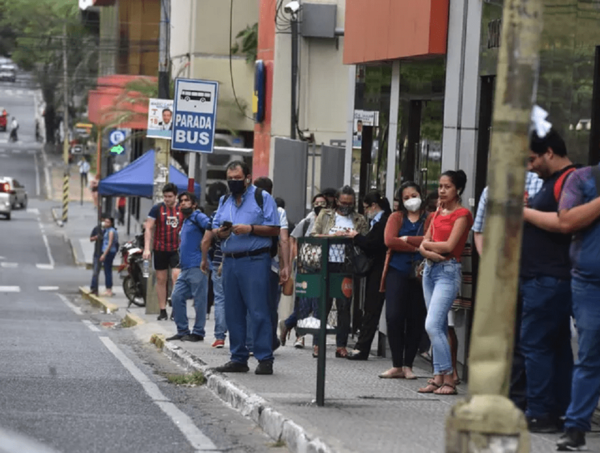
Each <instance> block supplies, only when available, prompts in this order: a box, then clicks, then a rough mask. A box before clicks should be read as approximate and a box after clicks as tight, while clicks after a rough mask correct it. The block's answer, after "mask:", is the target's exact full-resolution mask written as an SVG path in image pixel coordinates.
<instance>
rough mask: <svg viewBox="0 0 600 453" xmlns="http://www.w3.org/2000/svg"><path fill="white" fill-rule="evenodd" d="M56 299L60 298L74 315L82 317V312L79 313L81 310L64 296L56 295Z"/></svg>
mask: <svg viewBox="0 0 600 453" xmlns="http://www.w3.org/2000/svg"><path fill="white" fill-rule="evenodd" d="M57 296H58V297H60V299H61V300H62V301H63V302H64V303H65V305H66V306H67V307H69V308H70V309H71V310H73V311H74V312H75V314H76V315H82V314H83V312H82V311H81V308H79V307H78V306H76V305H73V304H72V303H71V302H70V301H69V299H67V296H65V295H64V294H57Z"/></svg>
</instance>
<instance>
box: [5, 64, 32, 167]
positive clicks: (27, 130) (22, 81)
mask: <svg viewBox="0 0 600 453" xmlns="http://www.w3.org/2000/svg"><path fill="white" fill-rule="evenodd" d="M18 77H19V78H18V79H17V82H16V83H11V82H0V107H1V108H3V109H6V111H7V112H8V115H9V121H10V117H12V116H15V117H16V118H17V121H18V122H19V132H18V135H19V143H18V145H27V144H31V143H35V110H34V99H35V92H36V87H35V86H34V84H33V82H32V81H31V78H30V76H29V75H27V74H24V73H19V75H18ZM7 142H8V131H7V132H0V144H2V143H7ZM3 165H4V162H3V161H0V166H3Z"/></svg>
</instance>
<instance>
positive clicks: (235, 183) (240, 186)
mask: <svg viewBox="0 0 600 453" xmlns="http://www.w3.org/2000/svg"><path fill="white" fill-rule="evenodd" d="M227 185H228V186H229V191H230V192H231V194H232V195H239V194H241V193H244V190H246V186H245V184H244V180H243V179H229V180H227Z"/></svg>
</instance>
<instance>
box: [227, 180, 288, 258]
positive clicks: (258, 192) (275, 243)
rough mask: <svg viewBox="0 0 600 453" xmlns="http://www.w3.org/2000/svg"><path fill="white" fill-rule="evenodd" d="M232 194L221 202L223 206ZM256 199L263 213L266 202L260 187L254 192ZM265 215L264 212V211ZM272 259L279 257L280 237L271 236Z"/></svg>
mask: <svg viewBox="0 0 600 453" xmlns="http://www.w3.org/2000/svg"><path fill="white" fill-rule="evenodd" d="M230 195H231V194H229V193H228V194H227V195H224V196H223V201H222V202H221V205H224V204H225V202H226V201H227V199H228V198H229V196H230ZM254 199H255V200H256V204H257V205H258V207H259V208H260V210H261V211H263V206H264V204H265V200H264V198H263V190H262V189H261V188H260V187H257V188H256V190H255V191H254ZM263 214H264V211H263ZM270 252H271V258H274V257H276V256H277V253H278V252H279V236H271V250H270Z"/></svg>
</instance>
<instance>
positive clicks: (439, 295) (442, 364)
mask: <svg viewBox="0 0 600 453" xmlns="http://www.w3.org/2000/svg"><path fill="white" fill-rule="evenodd" d="M461 278H462V277H461V264H460V263H459V262H458V261H456V260H455V259H451V260H449V261H442V262H440V263H433V264H431V262H428V263H427V264H426V265H425V269H424V271H423V296H425V305H426V306H427V318H426V319H425V330H426V331H427V335H429V339H430V340H431V346H432V347H433V373H434V374H435V375H439V374H452V372H453V369H452V356H451V354H450V344H449V343H448V312H449V311H450V309H451V308H452V303H453V302H454V299H456V296H457V295H458V290H459V288H460V283H461Z"/></svg>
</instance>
